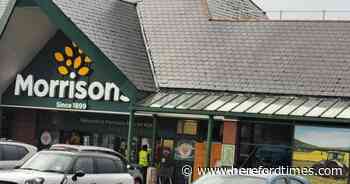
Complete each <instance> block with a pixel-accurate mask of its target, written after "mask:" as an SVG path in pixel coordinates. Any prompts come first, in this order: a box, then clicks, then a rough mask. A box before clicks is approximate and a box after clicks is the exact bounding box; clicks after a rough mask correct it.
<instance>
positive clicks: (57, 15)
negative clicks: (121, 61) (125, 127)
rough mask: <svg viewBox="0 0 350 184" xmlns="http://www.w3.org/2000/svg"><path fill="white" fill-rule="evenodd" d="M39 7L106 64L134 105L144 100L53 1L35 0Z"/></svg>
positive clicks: (98, 59)
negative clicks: (138, 100) (137, 101)
mask: <svg viewBox="0 0 350 184" xmlns="http://www.w3.org/2000/svg"><path fill="white" fill-rule="evenodd" d="M35 2H36V3H37V4H38V6H39V7H40V8H41V9H42V10H43V11H44V12H45V13H46V14H47V16H48V17H49V18H50V20H52V22H53V23H55V24H56V25H57V26H58V27H59V28H60V29H61V30H62V31H63V32H64V33H65V34H66V35H67V36H68V37H69V38H70V39H72V41H74V42H75V43H77V44H78V45H79V47H81V48H82V49H83V50H84V52H86V53H87V54H88V55H89V57H90V58H91V59H92V60H94V61H99V62H105V63H106V68H105V72H106V73H109V74H112V75H111V76H109V77H110V78H113V79H118V83H116V84H117V85H118V87H119V88H120V90H121V91H122V92H123V93H124V94H126V95H127V96H128V97H129V98H130V101H131V103H132V104H134V103H136V100H137V99H140V98H143V95H144V94H142V93H139V91H138V89H137V88H136V86H135V85H134V84H133V83H132V82H131V81H130V80H129V79H128V78H127V77H126V76H125V75H124V74H123V73H122V72H121V71H120V70H119V69H118V68H117V66H115V65H114V64H113V63H112V62H111V61H110V60H109V59H108V57H107V56H105V55H104V54H103V53H102V51H101V50H100V49H99V48H98V47H97V46H96V45H95V44H94V43H93V42H92V41H91V40H89V38H88V37H87V36H86V35H85V34H84V33H83V32H82V31H81V30H80V29H79V28H77V27H76V25H75V24H74V23H73V22H71V21H70V19H69V18H68V17H67V16H65V14H64V13H63V12H62V11H61V10H60V9H59V8H58V7H57V6H56V5H55V4H54V3H53V2H52V0H35Z"/></svg>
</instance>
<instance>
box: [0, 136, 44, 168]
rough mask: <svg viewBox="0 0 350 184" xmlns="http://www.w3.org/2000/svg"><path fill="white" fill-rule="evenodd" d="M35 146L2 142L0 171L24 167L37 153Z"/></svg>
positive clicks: (0, 142) (0, 143)
mask: <svg viewBox="0 0 350 184" xmlns="http://www.w3.org/2000/svg"><path fill="white" fill-rule="evenodd" d="M37 150H38V149H37V148H36V147H35V146H32V145H29V144H25V143H20V142H14V141H0V169H14V168H16V167H20V166H21V165H23V163H24V162H25V161H27V160H28V159H29V158H31V157H32V156H33V155H34V154H35V153H36V152H37Z"/></svg>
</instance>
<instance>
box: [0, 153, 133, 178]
mask: <svg viewBox="0 0 350 184" xmlns="http://www.w3.org/2000/svg"><path fill="white" fill-rule="evenodd" d="M0 181H1V183H16V184H69V183H74V184H92V183H93V184H133V183H134V180H133V178H132V176H131V175H130V174H129V173H128V171H127V168H126V165H125V164H124V162H123V161H122V160H121V158H119V157H117V156H113V155H109V154H104V153H97V152H79V151H55V150H46V151H40V152H38V153H36V154H35V155H34V156H33V157H32V158H30V159H29V160H28V161H27V162H25V163H24V164H23V165H22V167H20V168H19V169H14V170H7V171H1V172H0Z"/></svg>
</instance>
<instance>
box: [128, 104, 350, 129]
mask: <svg viewBox="0 0 350 184" xmlns="http://www.w3.org/2000/svg"><path fill="white" fill-rule="evenodd" d="M135 110H136V111H142V112H150V113H174V114H195V115H207V116H210V115H213V116H225V117H230V118H256V119H275V120H284V121H308V122H315V123H317V124H320V125H327V124H330V123H344V124H350V120H346V119H332V118H317V117H302V116H283V115H266V114H253V113H236V112H221V111H200V110H182V109H164V108H151V107H136V108H135Z"/></svg>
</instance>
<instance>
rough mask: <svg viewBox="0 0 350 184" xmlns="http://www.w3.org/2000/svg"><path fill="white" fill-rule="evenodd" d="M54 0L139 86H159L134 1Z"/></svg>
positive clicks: (139, 87)
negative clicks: (155, 82) (154, 77)
mask: <svg viewBox="0 0 350 184" xmlns="http://www.w3.org/2000/svg"><path fill="white" fill-rule="evenodd" d="M53 2H54V3H55V4H56V5H57V6H58V7H59V8H60V9H61V10H62V11H63V13H64V14H65V15H66V16H67V17H69V18H70V19H71V21H72V22H73V23H74V24H76V25H77V27H78V28H79V29H80V30H81V31H82V32H83V33H84V34H85V35H86V36H87V37H88V38H89V39H90V40H91V41H92V42H93V43H94V44H95V45H96V46H97V47H98V48H99V49H100V50H101V51H102V52H103V53H104V54H105V55H106V56H107V57H108V58H109V59H110V60H111V61H112V62H113V63H114V64H115V65H116V66H117V67H118V68H119V69H120V70H121V71H122V72H123V73H124V74H125V75H126V76H127V78H128V79H129V80H131V82H132V83H134V84H135V86H136V87H137V88H138V89H140V90H144V91H154V90H155V84H154V80H153V75H152V71H151V67H150V63H149V60H148V57H147V52H146V48H145V45H144V40H143V37H142V33H141V26H140V23H139V19H138V15H137V10H136V7H135V5H134V4H132V3H128V2H124V1H121V0H84V1H81V0H53Z"/></svg>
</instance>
